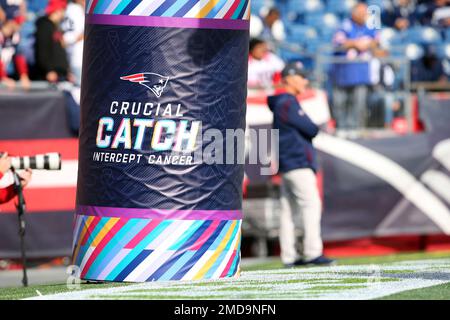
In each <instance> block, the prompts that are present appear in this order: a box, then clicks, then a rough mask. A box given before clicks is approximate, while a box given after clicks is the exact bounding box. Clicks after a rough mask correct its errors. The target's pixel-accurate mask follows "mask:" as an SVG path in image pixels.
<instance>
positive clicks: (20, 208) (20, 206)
mask: <svg viewBox="0 0 450 320" xmlns="http://www.w3.org/2000/svg"><path fill="white" fill-rule="evenodd" d="M13 175H14V186H15V189H16V192H17V200H18V201H17V213H18V216H19V237H20V253H21V256H22V270H23V278H22V284H23V286H24V287H28V275H27V255H26V250H25V219H24V215H25V198H24V197H23V189H22V184H21V182H20V177H19V175H18V174H17V173H16V172H15V171H14V170H13Z"/></svg>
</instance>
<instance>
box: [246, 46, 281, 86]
mask: <svg viewBox="0 0 450 320" xmlns="http://www.w3.org/2000/svg"><path fill="white" fill-rule="evenodd" d="M283 67H284V62H283V60H281V59H280V58H279V57H278V56H277V55H275V54H274V53H272V52H270V50H269V47H268V45H267V42H265V41H264V40H261V39H251V40H250V46H249V57H248V86H249V88H265V89H268V88H272V87H273V86H274V80H275V76H276V75H277V74H278V73H279V72H281V70H282V69H283Z"/></svg>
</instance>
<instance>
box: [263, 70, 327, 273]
mask: <svg viewBox="0 0 450 320" xmlns="http://www.w3.org/2000/svg"><path fill="white" fill-rule="evenodd" d="M281 76H282V82H283V87H282V90H281V91H282V93H280V94H276V95H274V96H271V97H269V98H268V104H269V108H270V109H271V110H272V112H273V114H274V120H273V127H274V129H278V130H279V162H280V163H279V168H280V173H281V175H282V180H283V182H282V204H283V206H282V208H283V209H282V210H281V211H282V212H281V219H280V246H281V259H282V261H283V263H284V264H285V265H286V266H288V267H293V266H300V265H306V264H315V265H324V264H331V263H333V262H334V261H333V260H331V259H329V258H327V257H325V256H323V253H322V250H323V245H322V238H321V231H320V220H321V212H322V203H321V199H320V195H319V190H318V187H317V179H316V171H317V156H316V150H315V149H314V146H313V144H312V140H313V138H314V137H315V136H316V135H317V134H318V132H319V127H318V126H317V125H316V124H314V123H313V122H312V121H311V119H310V118H309V117H308V116H307V115H306V113H305V112H304V111H303V110H302V108H301V106H300V104H299V103H298V100H297V98H296V96H297V95H299V94H301V93H303V92H304V91H305V89H306V87H307V85H308V83H309V81H308V79H307V78H306V74H305V72H304V69H303V67H302V64H301V63H299V62H297V63H290V64H288V65H287V66H286V67H285V68H284V69H283V71H282V73H281ZM294 219H300V220H299V222H300V223H299V224H300V226H301V227H302V235H303V237H302V243H301V246H300V247H301V252H298V251H297V248H296V247H297V245H296V244H297V243H296V237H295V223H294Z"/></svg>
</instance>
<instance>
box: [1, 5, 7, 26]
mask: <svg viewBox="0 0 450 320" xmlns="http://www.w3.org/2000/svg"><path fill="white" fill-rule="evenodd" d="M5 21H6V13H5V10H3V8H2V6H1V5H0V24H2V23H3V22H5Z"/></svg>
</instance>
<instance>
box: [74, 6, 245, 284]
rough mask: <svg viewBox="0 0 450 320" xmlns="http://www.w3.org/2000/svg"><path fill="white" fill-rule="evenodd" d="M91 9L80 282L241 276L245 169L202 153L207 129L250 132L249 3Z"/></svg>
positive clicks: (80, 189)
mask: <svg viewBox="0 0 450 320" xmlns="http://www.w3.org/2000/svg"><path fill="white" fill-rule="evenodd" d="M86 10H87V12H86V21H87V23H86V31H85V32H86V34H85V36H86V37H85V38H86V39H85V49H84V50H85V51H84V58H83V61H84V62H83V63H84V64H83V79H82V90H81V91H82V92H81V128H80V139H79V142H80V144H79V171H78V184H77V208H76V219H75V224H74V235H73V236H74V239H73V261H74V264H75V265H77V266H79V267H80V272H81V278H83V279H92V280H107V281H129V282H143V281H154V280H181V279H184V280H186V279H189V280H191V279H211V278H222V277H232V276H235V275H237V274H238V272H239V262H240V238H241V221H242V212H241V208H242V179H243V165H241V164H237V163H234V164H230V163H227V164H220V163H219V164H206V163H205V162H204V161H202V159H201V158H200V159H197V158H196V157H195V153H196V152H198V151H200V153H202V149H204V147H205V146H204V145H203V144H202V143H201V141H202V136H203V134H204V133H205V132H206V131H207V130H211V129H213V130H216V131H219V132H222V133H224V135H225V132H226V130H230V129H233V130H243V129H244V128H245V113H246V108H245V101H246V94H247V91H246V81H247V71H246V70H247V56H248V26H249V21H248V19H249V10H250V4H249V2H248V1H244V0H242V1H241V0H236V1H234V0H232V1H230V0H226V1H209V2H208V1H206V2H203V1H201V2H198V1H184V0H182V1H178V0H176V1H127V0H124V1H112V2H109V1H88V3H87V9H86ZM233 152H237V151H235V150H233Z"/></svg>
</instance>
